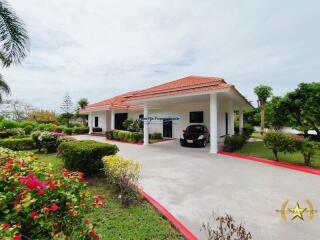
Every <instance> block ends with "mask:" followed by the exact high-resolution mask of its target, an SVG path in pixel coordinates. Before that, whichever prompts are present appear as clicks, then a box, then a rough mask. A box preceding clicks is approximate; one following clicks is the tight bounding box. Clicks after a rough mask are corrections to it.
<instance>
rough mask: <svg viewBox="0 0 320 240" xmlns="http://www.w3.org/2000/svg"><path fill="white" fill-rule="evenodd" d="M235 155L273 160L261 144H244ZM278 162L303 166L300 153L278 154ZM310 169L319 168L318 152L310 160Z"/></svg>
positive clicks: (271, 155) (270, 152)
mask: <svg viewBox="0 0 320 240" xmlns="http://www.w3.org/2000/svg"><path fill="white" fill-rule="evenodd" d="M235 153H240V154H246V155H250V156H256V157H262V158H266V159H270V160H275V158H274V154H273V153H272V150H270V149H268V148H266V146H265V145H264V143H263V142H250V143H247V144H245V145H244V146H243V147H242V148H241V149H240V150H237V151H235ZM279 160H280V162H287V163H293V164H297V165H304V159H303V156H302V154H301V153H299V152H295V153H279ZM311 167H313V168H320V151H318V152H317V153H316V154H315V156H314V157H313V158H312V162H311Z"/></svg>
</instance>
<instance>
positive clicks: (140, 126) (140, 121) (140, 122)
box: [139, 114, 143, 129]
mask: <svg viewBox="0 0 320 240" xmlns="http://www.w3.org/2000/svg"><path fill="white" fill-rule="evenodd" d="M139 128H141V129H143V114H140V115H139Z"/></svg>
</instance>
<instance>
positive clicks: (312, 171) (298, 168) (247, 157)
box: [218, 150, 320, 175]
mask: <svg viewBox="0 0 320 240" xmlns="http://www.w3.org/2000/svg"><path fill="white" fill-rule="evenodd" d="M218 154H222V155H226V156H230V157H237V158H242V159H245V160H251V161H256V162H260V163H264V164H269V165H273V166H277V167H283V168H288V169H291V170H295V171H300V172H305V173H309V174H314V175H320V169H319V170H318V169H314V168H311V167H306V166H300V165H296V164H291V163H284V162H277V161H275V160H270V159H266V158H261V157H255V156H250V155H245V154H240V153H231V152H225V151H223V150H219V151H218Z"/></svg>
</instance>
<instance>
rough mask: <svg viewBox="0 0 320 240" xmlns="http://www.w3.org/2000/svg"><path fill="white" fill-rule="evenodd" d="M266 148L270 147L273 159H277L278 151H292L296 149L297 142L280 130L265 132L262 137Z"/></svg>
mask: <svg viewBox="0 0 320 240" xmlns="http://www.w3.org/2000/svg"><path fill="white" fill-rule="evenodd" d="M263 141H264V144H265V145H266V147H267V148H269V149H271V150H272V152H273V154H274V157H275V159H276V160H277V161H278V160H279V159H278V152H284V153H287V152H289V153H293V152H295V151H297V149H298V147H299V142H298V141H297V140H296V139H294V138H293V137H292V136H290V135H288V134H284V133H281V132H270V133H267V134H266V135H265V137H264V139H263Z"/></svg>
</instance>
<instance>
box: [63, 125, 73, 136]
mask: <svg viewBox="0 0 320 240" xmlns="http://www.w3.org/2000/svg"><path fill="white" fill-rule="evenodd" d="M63 132H64V133H65V134H67V135H71V134H72V132H73V129H72V128H69V127H65V128H64V129H63Z"/></svg>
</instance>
